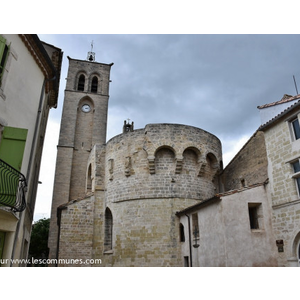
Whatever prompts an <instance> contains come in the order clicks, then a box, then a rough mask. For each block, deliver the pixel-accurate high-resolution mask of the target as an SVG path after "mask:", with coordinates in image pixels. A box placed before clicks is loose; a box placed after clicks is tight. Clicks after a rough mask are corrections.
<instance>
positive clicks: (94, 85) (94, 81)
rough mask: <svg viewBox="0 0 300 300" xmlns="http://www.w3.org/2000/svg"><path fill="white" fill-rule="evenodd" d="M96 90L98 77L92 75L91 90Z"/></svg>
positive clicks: (95, 91)
mask: <svg viewBox="0 0 300 300" xmlns="http://www.w3.org/2000/svg"><path fill="white" fill-rule="evenodd" d="M97 91H98V78H97V77H96V76H94V77H93V79H92V86H91V92H92V93H97Z"/></svg>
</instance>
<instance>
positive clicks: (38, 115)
mask: <svg viewBox="0 0 300 300" xmlns="http://www.w3.org/2000/svg"><path fill="white" fill-rule="evenodd" d="M55 79H56V75H55V76H54V77H53V78H51V79H46V78H45V79H44V82H43V86H42V90H41V95H40V102H39V108H38V112H37V117H36V122H35V128H34V134H33V139H32V145H31V150H30V156H29V162H28V168H27V174H26V180H27V182H28V183H29V180H28V178H29V175H30V171H31V164H32V158H33V153H34V145H35V142H36V136H37V131H38V127H39V120H40V115H41V112H42V105H43V99H44V91H45V85H46V82H49V81H53V80H55ZM27 202H28V201H27ZM24 211H25V210H24ZM24 211H22V212H20V213H19V221H18V224H17V228H16V232H15V238H14V244H13V250H12V253H11V258H12V259H13V258H14V254H15V250H16V243H17V238H18V235H19V231H20V221H21V219H22V215H23V212H24ZM23 238H24V236H23ZM22 250H23V245H22V246H21V253H22ZM10 266H12V261H11V263H10Z"/></svg>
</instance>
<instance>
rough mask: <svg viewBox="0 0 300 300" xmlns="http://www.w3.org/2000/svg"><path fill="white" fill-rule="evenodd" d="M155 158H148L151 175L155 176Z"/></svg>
mask: <svg viewBox="0 0 300 300" xmlns="http://www.w3.org/2000/svg"><path fill="white" fill-rule="evenodd" d="M154 161H155V157H154V156H148V163H149V173H150V174H155V162H154Z"/></svg>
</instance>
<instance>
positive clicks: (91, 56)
mask: <svg viewBox="0 0 300 300" xmlns="http://www.w3.org/2000/svg"><path fill="white" fill-rule="evenodd" d="M93 47H94V41H92V42H91V51H90V52H88V55H87V60H88V61H90V62H92V61H95V52H93Z"/></svg>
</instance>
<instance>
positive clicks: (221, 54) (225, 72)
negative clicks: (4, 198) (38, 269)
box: [35, 34, 300, 220]
mask: <svg viewBox="0 0 300 300" xmlns="http://www.w3.org/2000/svg"><path fill="white" fill-rule="evenodd" d="M38 36H39V38H40V39H41V40H42V41H45V42H46V43H49V44H52V45H54V46H56V47H58V48H61V49H62V51H63V52H64V56H63V65H62V72H61V82H60V96H59V99H58V108H57V109H52V111H51V113H50V119H49V123H48V130H47V136H46V142H45V150H44V155H43V164H42V169H41V174H40V181H42V184H41V185H40V186H39V190H38V199H37V202H36V209H35V212H36V213H35V220H37V219H39V218H41V217H49V214H50V207H51V199H52V186H53V177H54V169H55V160H56V145H57V142H58V133H59V126H60V125H59V124H60V118H61V113H62V106H63V96H64V89H65V85H66V80H65V78H66V77H67V70H68V59H67V56H70V57H71V58H74V59H82V60H85V59H86V58H87V53H88V51H90V50H91V43H92V42H93V51H94V52H95V53H96V61H97V62H103V63H112V62H113V63H114V65H113V66H112V68H111V80H112V82H111V84H110V99H109V109H108V131H107V139H110V138H111V137H113V136H115V135H117V134H119V133H121V131H122V126H123V122H124V120H126V119H128V118H129V119H130V120H131V121H134V124H135V129H138V128H143V127H144V126H145V125H146V124H149V123H177V124H186V125H191V126H195V127H199V128H202V129H204V130H206V131H208V132H210V133H212V134H214V135H216V136H217V137H218V138H219V139H220V140H221V142H222V147H223V160H224V165H226V164H227V163H228V162H229V161H230V159H231V158H232V157H233V156H234V155H235V154H236V153H237V152H238V150H239V149H240V148H241V147H242V146H243V145H244V143H245V142H246V141H247V140H248V139H249V137H250V136H251V135H252V134H253V133H254V132H255V131H256V129H257V128H258V127H259V126H260V116H259V111H258V109H257V106H258V105H262V104H266V103H270V102H274V101H277V100H280V99H281V98H282V97H283V95H284V94H290V95H296V88H295V84H294V80H293V75H294V76H295V79H296V82H298V83H299V84H298V86H299V88H300V69H299V66H300V54H299V49H300V36H299V35H274V34H272V35H248V34H241V35H239V34H234V35H230V34H221V35H218V34H214V35H211V34H184V35H178V34H171V35H164V34H162V35H157V34H152V35H149V34H120V35H118V34H101V35H94V34H93V35H87V34H81V35H77V34H71V35H65V34H61V35H59V34H55V35H50V34H45V35H44V34H39V35H38Z"/></svg>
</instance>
